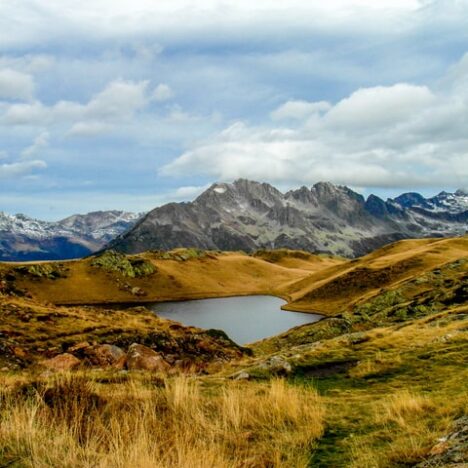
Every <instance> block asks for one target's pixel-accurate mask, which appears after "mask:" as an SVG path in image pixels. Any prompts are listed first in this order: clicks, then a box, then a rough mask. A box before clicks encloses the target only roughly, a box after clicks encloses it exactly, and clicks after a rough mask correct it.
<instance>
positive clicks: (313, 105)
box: [270, 101, 331, 120]
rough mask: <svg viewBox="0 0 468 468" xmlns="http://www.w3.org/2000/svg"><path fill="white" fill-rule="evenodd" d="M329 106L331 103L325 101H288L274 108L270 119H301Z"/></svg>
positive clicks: (323, 110)
mask: <svg viewBox="0 0 468 468" xmlns="http://www.w3.org/2000/svg"><path fill="white" fill-rule="evenodd" d="M330 108H331V104H330V103H328V102H326V101H319V102H307V101H288V102H285V103H284V104H282V105H281V106H280V107H278V108H277V109H275V110H274V111H273V112H272V113H271V114H270V116H271V118H272V120H288V119H294V120H303V119H305V118H306V117H309V116H311V115H315V114H319V113H321V112H325V111H327V110H329V109H330Z"/></svg>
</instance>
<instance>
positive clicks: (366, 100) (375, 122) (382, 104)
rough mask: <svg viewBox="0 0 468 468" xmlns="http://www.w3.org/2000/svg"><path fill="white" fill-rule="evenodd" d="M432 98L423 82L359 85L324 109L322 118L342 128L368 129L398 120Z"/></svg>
mask: <svg viewBox="0 0 468 468" xmlns="http://www.w3.org/2000/svg"><path fill="white" fill-rule="evenodd" d="M434 101H435V97H434V95H433V94H432V93H431V91H430V90H429V89H428V88H427V87H426V86H414V85H409V84H406V83H399V84H396V85H394V86H387V87H385V86H376V87H373V88H365V89H359V90H357V91H355V92H354V93H353V94H351V96H349V97H348V98H346V99H343V100H342V101H340V102H338V104H336V105H335V106H333V107H332V108H331V109H330V111H329V112H328V113H327V116H326V122H327V124H329V125H331V126H333V127H342V128H344V129H348V130H349V129H351V128H359V129H372V130H374V129H375V127H380V126H389V125H392V124H398V123H399V122H401V121H402V120H404V119H407V118H411V116H413V115H415V114H416V113H418V112H419V111H421V110H424V109H426V108H427V107H428V106H430V105H431V104H432V103H433V102H434Z"/></svg>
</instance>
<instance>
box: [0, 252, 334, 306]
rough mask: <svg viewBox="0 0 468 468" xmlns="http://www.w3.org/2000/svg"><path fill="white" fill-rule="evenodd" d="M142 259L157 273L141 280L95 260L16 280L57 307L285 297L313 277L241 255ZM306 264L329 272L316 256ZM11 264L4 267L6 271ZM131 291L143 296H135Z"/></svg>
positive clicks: (77, 261) (74, 263)
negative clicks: (61, 272) (62, 272)
mask: <svg viewBox="0 0 468 468" xmlns="http://www.w3.org/2000/svg"><path fill="white" fill-rule="evenodd" d="M138 257H139V258H142V259H145V260H147V261H148V262H151V263H152V264H153V265H154V266H155V267H156V269H157V271H156V273H155V274H153V275H149V276H144V277H140V278H126V277H122V276H121V275H119V273H117V272H112V273H111V272H107V271H104V270H102V269H100V268H96V267H92V266H91V263H92V260H90V259H83V260H76V261H70V262H67V263H64V267H65V268H66V269H67V271H66V277H61V278H58V279H54V280H52V279H46V278H42V279H37V278H30V277H28V276H27V275H26V276H23V277H21V276H20V275H16V276H17V280H16V286H17V287H19V288H20V289H24V290H27V291H29V292H30V293H31V294H32V295H33V297H34V298H35V299H37V300H40V301H44V302H53V303H55V304H95V303H111V302H114V303H126V302H148V301H153V302H156V301H165V300H178V299H200V298H207V297H226V296H235V295H248V294H272V295H279V296H282V294H283V291H284V289H285V287H284V286H283V285H287V284H289V283H291V282H295V281H297V280H299V279H301V278H304V277H306V276H307V275H309V274H310V271H308V270H307V269H301V268H297V267H294V268H288V267H285V266H281V265H276V264H273V263H270V262H267V261H265V260H262V259H260V258H253V257H250V256H248V255H246V254H242V253H233V252H231V253H217V254H214V253H213V254H210V255H208V256H204V257H200V258H190V259H188V260H186V261H180V260H174V259H171V258H169V259H163V258H161V257H160V256H155V255H153V254H151V253H150V252H149V253H146V254H141V255H138ZM311 258H312V259H311V261H310V262H306V263H307V265H309V264H310V265H314V268H316V269H320V268H326V266H327V265H328V264H327V262H317V261H316V260H314V258H315V257H314V256H311ZM12 267H13V266H10V265H6V264H1V263H0V268H2V269H4V270H7V269H8V268H12ZM133 287H138V288H141V289H142V290H143V291H145V295H142V296H135V295H133V294H132V293H131V289H132V288H133Z"/></svg>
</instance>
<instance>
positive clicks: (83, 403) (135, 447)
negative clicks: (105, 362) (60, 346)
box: [0, 375, 323, 468]
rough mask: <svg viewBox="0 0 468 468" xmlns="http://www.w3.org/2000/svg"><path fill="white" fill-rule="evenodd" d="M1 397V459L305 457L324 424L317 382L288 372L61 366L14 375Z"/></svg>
mask: <svg viewBox="0 0 468 468" xmlns="http://www.w3.org/2000/svg"><path fill="white" fill-rule="evenodd" d="M0 403H1V406H0V441H1V447H2V448H1V450H0V461H1V463H2V466H13V467H16V466H17V467H26V466H28V467H42V466H53V467H58V466H60V467H67V468H68V467H70V468H71V467H77V466H79V467H97V466H99V467H109V468H110V467H139V468H145V467H150V466H151V467H181V468H182V467H184V468H185V467H193V468H205V467H219V468H224V467H226V468H228V467H233V466H239V467H257V466H290V467H300V466H307V461H308V455H307V454H308V450H309V448H310V447H311V445H312V443H313V442H314V441H315V440H316V439H317V438H319V437H320V435H321V434H322V432H323V404H322V403H321V401H320V398H319V397H318V396H317V394H316V392H313V391H306V390H305V389H301V388H299V387H295V386H291V385H288V384H286V382H285V381H283V380H272V381H270V382H269V383H266V384H241V383H233V382H231V383H229V384H224V385H222V386H214V385H211V386H210V387H207V388H204V386H203V383H202V382H199V381H197V380H195V379H188V378H184V377H179V378H175V379H170V380H166V381H165V382H162V381H159V380H157V379H156V380H155V379H152V378H151V377H149V376H137V377H133V378H132V377H130V378H122V379H121V382H120V383H116V384H107V385H102V384H101V385H100V384H98V383H97V382H95V381H94V380H93V379H92V378H90V376H80V375H63V376H60V377H58V378H56V379H54V380H53V381H49V382H43V381H39V382H37V381H36V382H34V383H26V382H25V383H22V384H19V383H18V382H17V381H16V382H15V383H14V385H13V386H12V387H10V388H3V389H2V391H1V394H0Z"/></svg>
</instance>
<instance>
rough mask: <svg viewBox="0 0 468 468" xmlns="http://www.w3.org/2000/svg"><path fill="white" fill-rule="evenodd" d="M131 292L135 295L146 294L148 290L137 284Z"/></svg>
mask: <svg viewBox="0 0 468 468" xmlns="http://www.w3.org/2000/svg"><path fill="white" fill-rule="evenodd" d="M131 293H132V294H133V295H134V296H146V291H144V290H143V289H141V288H139V287H138V286H135V287H134V288H132V290H131Z"/></svg>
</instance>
